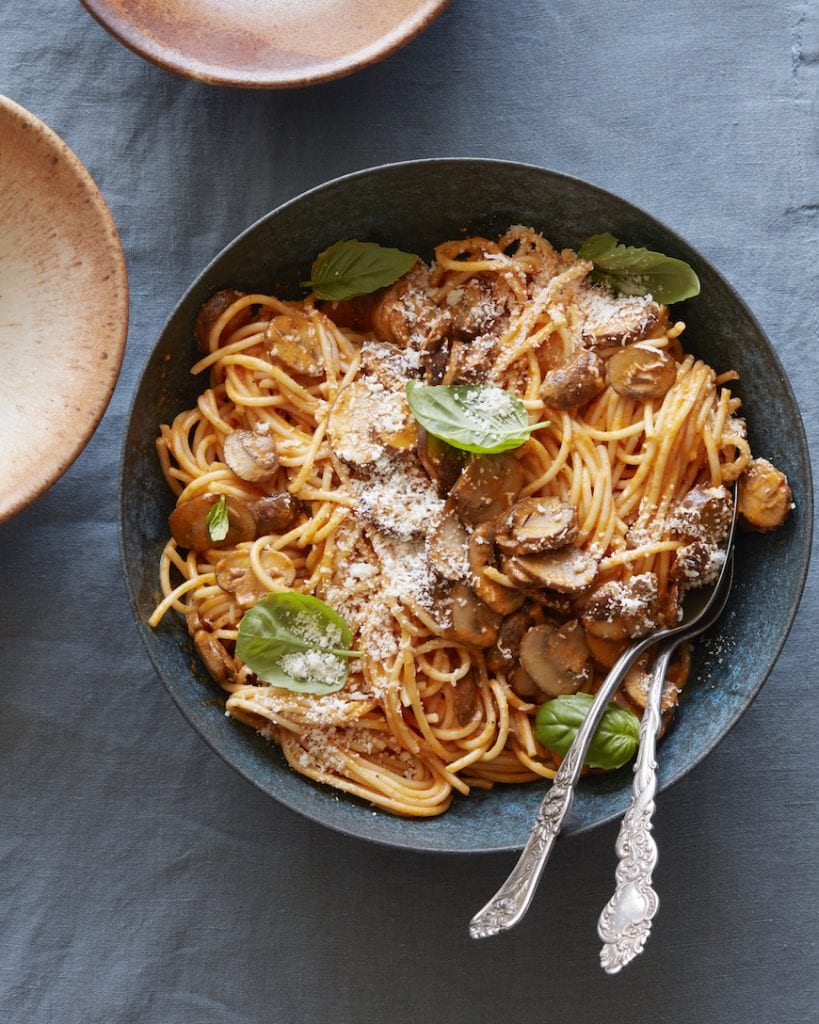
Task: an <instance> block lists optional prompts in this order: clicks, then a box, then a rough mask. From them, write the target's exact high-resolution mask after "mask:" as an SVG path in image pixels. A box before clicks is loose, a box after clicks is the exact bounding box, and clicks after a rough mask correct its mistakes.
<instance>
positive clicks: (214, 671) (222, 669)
mask: <svg viewBox="0 0 819 1024" xmlns="http://www.w3.org/2000/svg"><path fill="white" fill-rule="evenodd" d="M193 645H194V647H195V648H196V650H197V651H198V652H199V657H200V658H201V659H202V661H203V662H204V665H205V668H206V669H207V670H208V672H209V673H210V675H211V677H212V678H213V679H214V680H215V681H216V682H217V683H220V684H223V683H227V682H228V681H229V680H231V679H235V677H236V666H235V665H234V663H233V659H232V658H231V657H230V655H229V654H228V652H227V651H226V650H225V648H224V646H223V645H222V642H221V641H220V640H218V639H217V638H216V637H215V636H214V635H213V634H212V633H206V632H205V630H204V629H200V630H199V632H198V633H196V634H195V636H194V638H193Z"/></svg>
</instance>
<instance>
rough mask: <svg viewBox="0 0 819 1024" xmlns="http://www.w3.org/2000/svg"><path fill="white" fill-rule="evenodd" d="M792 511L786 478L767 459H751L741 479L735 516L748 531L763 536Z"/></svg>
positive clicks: (790, 494)
mask: <svg viewBox="0 0 819 1024" xmlns="http://www.w3.org/2000/svg"><path fill="white" fill-rule="evenodd" d="M792 508H793V494H792V493H791V489H790V487H789V486H788V478H787V477H786V476H785V474H784V473H782V472H780V470H778V469H777V468H776V467H775V466H772V465H771V463H770V462H768V460H767V459H752V460H751V462H750V463H749V464H748V468H747V469H746V470H745V475H744V476H743V478H742V487H741V488H740V492H739V512H740V515H741V516H742V518H743V519H744V520H745V523H746V525H748V526H749V527H750V528H751V529H752V530H758V531H760V532H763V533H764V532H767V531H768V530H775V529H776V528H777V526H781V525H782V523H784V522H785V518H786V516H787V515H788V512H789V511H790V510H791V509H792Z"/></svg>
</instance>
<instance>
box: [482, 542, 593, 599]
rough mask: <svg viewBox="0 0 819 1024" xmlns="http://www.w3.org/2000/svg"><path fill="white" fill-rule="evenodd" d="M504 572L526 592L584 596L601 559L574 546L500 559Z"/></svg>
mask: <svg viewBox="0 0 819 1024" xmlns="http://www.w3.org/2000/svg"><path fill="white" fill-rule="evenodd" d="M501 565H502V568H503V571H504V573H505V574H506V575H507V576H508V577H509V579H511V580H512V582H513V583H514V584H515V585H516V586H519V587H521V588H523V589H527V588H532V587H545V588H546V589H547V590H556V591H557V592H558V593H559V594H571V595H577V594H582V593H583V592H584V591H586V590H588V589H589V587H590V586H591V585H592V583H594V578H595V576H596V575H597V565H598V560H597V559H596V558H595V557H594V556H593V555H590V554H589V553H588V552H586V551H582V550H581V549H580V548H576V547H575V546H574V545H572V544H567V545H566V546H565V547H562V548H558V549H557V550H556V551H544V552H543V553H542V554H540V555H509V556H504V557H503V559H502V560H501Z"/></svg>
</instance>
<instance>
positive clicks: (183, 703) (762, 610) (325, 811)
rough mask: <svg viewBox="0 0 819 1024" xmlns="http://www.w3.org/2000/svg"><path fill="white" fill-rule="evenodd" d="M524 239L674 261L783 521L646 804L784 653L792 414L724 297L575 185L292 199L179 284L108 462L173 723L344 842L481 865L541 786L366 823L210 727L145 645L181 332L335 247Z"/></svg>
mask: <svg viewBox="0 0 819 1024" xmlns="http://www.w3.org/2000/svg"><path fill="white" fill-rule="evenodd" d="M517 223H523V224H526V225H530V226H532V227H535V228H536V229H538V230H539V231H541V232H543V234H544V235H545V236H546V237H547V238H549V239H550V240H551V241H552V242H553V243H554V244H556V245H558V246H571V247H573V248H576V247H577V246H579V245H580V243H581V242H582V241H583V240H584V239H585V238H586V237H587V236H588V235H591V234H594V233H596V232H601V231H611V232H612V233H613V234H615V235H616V236H617V237H618V238H620V239H622V240H624V241H627V242H629V243H632V244H635V245H644V246H647V247H649V248H652V249H657V250H660V251H661V252H665V253H667V254H669V255H673V256H677V257H680V258H682V259H684V260H687V261H688V262H689V263H690V264H691V265H692V266H693V267H694V268H695V269H696V271H697V273H698V274H699V277H700V281H701V283H702V292H701V294H700V295H699V296H698V297H697V298H696V299H693V300H689V301H688V302H686V303H685V305H684V306H683V307H681V309H680V311H679V315H680V316H681V317H682V318H683V319H684V320H685V321H686V323H687V325H688V329H687V330H686V333H685V342H686V346H687V347H688V349H689V350H691V351H693V352H694V353H696V354H697V355H699V356H701V357H703V358H704V359H706V360H708V361H709V362H710V363H711V364H712V365H713V366H715V367H716V368H718V369H720V370H722V369H727V368H730V367H735V368H736V369H738V370H739V372H740V374H741V376H742V381H741V384H740V385H739V387H738V388H737V391H738V393H739V394H740V395H741V397H742V399H743V406H744V412H745V414H746V415H747V418H748V427H749V435H750V441H751V445H752V448H753V451H754V452H755V454H757V455H764V456H765V457H767V458H769V459H771V460H772V461H773V462H774V463H775V464H776V465H777V466H779V467H780V468H781V469H782V470H783V471H784V472H785V473H787V475H788V478H789V480H790V482H791V485H792V488H793V493H794V500H795V502H796V509H795V510H794V512H793V513H792V514H791V516H790V518H789V519H788V522H787V524H786V525H785V526H784V528H782V529H780V530H778V531H776V532H775V533H772V534H769V535H764V536H763V535H748V534H745V535H742V536H740V538H739V541H738V545H737V560H736V561H737V566H736V568H737V571H736V582H735V585H734V593H733V595H732V598H731V602H730V605H729V611H728V612H727V613H726V614H725V615H724V616H723V619H722V621H721V622H720V624H719V625H718V627H717V628H716V629H715V631H714V632H713V633H712V635H711V636H710V637H708V638H706V640H705V642H704V643H703V642H701V643H699V644H698V645H697V650H696V654H695V662H694V669H693V673H692V677H691V680H690V682H689V685H688V687H687V688H686V690H685V692H684V698H683V701H682V705H681V707H680V709H679V713H678V715H677V719H676V722H675V724H674V726H673V728H671V729H670V730H669V732H668V734H667V735H666V737H665V738H664V739H663V741H662V743H661V746H660V756H659V761H660V769H659V782H660V786H661V788H664V787H666V786H668V785H670V784H671V783H672V782H675V781H676V780H677V779H679V778H680V777H681V776H682V775H684V774H685V773H686V772H687V771H689V770H690V769H691V768H692V767H693V766H694V765H695V764H697V762H698V761H700V760H701V759H702V758H703V757H704V756H705V755H706V754H707V753H708V752H709V751H710V750H711V749H712V748H713V747H714V746H715V745H716V744H717V743H718V742H719V740H720V739H722V737H723V736H725V734H726V733H727V732H728V730H729V729H730V728H731V727H732V726H733V725H734V723H735V722H736V721H737V719H738V718H739V716H740V715H741V714H742V712H743V711H744V710H745V709H746V708H747V707H748V705H749V704H750V702H751V701H752V699H753V697H754V695H755V694H756V692H757V691H758V690H759V688H760V687H761V685H762V683H763V682H764V681H765V678H766V677H767V675H768V673H769V672H770V670H771V667H772V666H773V664H774V661H775V660H776V657H777V655H778V654H779V651H780V650H781V648H782V645H783V643H784V641H785V638H786V636H787V633H788V629H789V628H790V625H791V622H792V621H793V617H794V615H795V613H796V608H797V605H798V602H799V598H800V595H801V592H802V587H803V584H804V579H805V574H806V571H807V563H808V557H809V551H810V539H811V538H810V534H811V524H812V521H813V514H812V489H811V479H810V467H809V462H808V450H807V443H806V440H805V434H804V428H803V426H802V422H801V419H800V416H799V410H798V408H797V405H796V401H795V399H794V396H793V392H792V391H791V388H790V385H789V384H788V381H787V379H786V377H785V374H784V371H783V369H782V366H781V364H780V362H779V360H778V358H777V356H776V354H775V353H774V351H773V349H772V348H771V345H770V343H769V342H768V341H767V340H766V338H765V336H764V335H763V333H762V331H761V329H760V327H759V325H758V324H757V322H756V321H755V320H754V318H753V316H752V315H751V313H750V312H749V310H748V309H747V307H746V306H745V305H744V303H743V302H742V301H741V299H740V298H739V297H738V295H737V294H736V292H735V291H734V290H733V288H731V286H730V285H729V284H728V283H727V282H726V281H725V280H724V278H722V277H721V276H720V275H719V274H718V273H717V271H716V270H715V269H714V268H713V267H712V266H710V264H709V263H708V262H707V261H706V260H704V259H703V258H702V257H701V256H700V255H699V254H698V253H697V252H695V251H694V250H693V249H692V248H691V247H690V246H689V245H687V244H686V243H685V242H684V241H683V240H682V239H681V238H679V237H678V236H677V235H676V234H674V233H673V232H671V231H670V230H669V229H668V228H666V227H664V226H663V225H662V224H660V223H659V222H658V221H657V220H655V219H654V218H653V217H650V216H649V215H648V214H647V213H644V212H643V211H641V210H639V209H638V208H636V207H634V206H632V205H631V204H630V203H627V202H625V201H624V200H622V199H619V198H617V197H616V196H613V195H611V194H610V193H608V192H605V191H603V190H602V189H599V188H596V187H594V186H592V185H589V184H587V183H585V182H583V181H579V180H577V179H576V178H571V177H568V176H566V175H563V174H557V173H555V172H553V171H547V170H543V169H541V168H537V167H528V166H522V165H520V164H512V163H505V162H502V161H490V160H428V161H418V162H413V163H406V164H395V165H391V166H387V167H380V168H376V169H374V170H369V171H362V172H360V173H357V174H352V175H349V176H347V177H344V178H340V179H338V180H336V181H332V182H330V183H329V184H327V185H323V186H321V187H320V188H317V189H314V190H313V191H311V192H308V193H306V194H305V195H303V196H300V197H299V198H298V199H294V200H293V201H292V202H289V203H287V204H286V205H284V206H282V207H280V208H279V209H278V210H275V211H274V212H273V213H271V214H269V215H268V216H267V217H264V218H263V219H262V220H260V221H259V222H258V223H256V224H254V225H253V226H252V227H251V228H249V229H248V230H247V231H245V232H244V234H242V235H240V236H239V238H237V239H236V240H235V241H234V242H232V243H231V244H230V245H229V246H228V247H227V248H226V249H224V250H223V252H221V253H220V254H219V255H218V256H217V257H216V259H215V260H214V261H213V262H212V263H211V264H210V266H208V267H207V268H206V269H205V270H204V272H203V273H202V274H201V275H200V276H199V277H198V278H197V279H196V281H194V283H193V284H192V285H191V287H190V288H189V290H188V292H187V293H186V294H185V296H184V297H183V299H182V301H181V302H180V303H179V305H178V306H177V308H176V310H175V311H174V313H173V315H172V316H171V318H170V320H169V322H168V324H167V326H166V327H165V329H164V331H163V332H162V335H161V337H160V339H159V341H158V343H157V345H156V348H155V349H154V352H153V354H152V355H151V357H150V359H149V361H148V364H147V366H146V367H145V371H144V373H143V375H142V378H141V383H140V385H139V389H138V391H137V393H136V395H135V397H134V401H133V405H132V408H131V413H130V417H129V422H128V427H127V435H126V438H125V445H124V449H123V459H122V480H121V534H120V537H121V547H122V556H123V560H124V566H125V571H126V574H127V578H128V581H129V584H130V588H131V594H132V599H133V604H134V609H135V611H136V615H137V619H138V622H139V626H140V629H141V632H142V636H143V639H144V641H145V644H146V647H147V649H148V653H149V654H150V657H151V659H152V661H153V663H154V665H155V666H156V670H157V672H158V673H159V675H160V677H161V679H162V681H163V682H164V684H165V686H166V687H167V689H168V691H169V692H170V694H171V696H172V697H173V699H174V701H175V702H176V704H177V705H178V707H179V709H180V710H181V711H182V713H183V714H184V716H185V717H186V718H187V720H188V721H189V722H190V723H191V725H192V726H193V727H194V728H195V729H196V730H197V731H198V732H199V733H200V734H201V735H202V736H203V737H204V739H205V740H206V741H207V742H208V743H209V744H210V746H211V747H212V748H213V749H214V750H215V751H216V752H217V753H218V754H220V755H221V756H222V757H223V758H224V759H225V760H226V761H227V762H228V764H230V765H232V766H233V767H234V768H236V769H237V770H238V771H239V772H241V774H242V775H244V776H245V778H246V779H248V780H249V781H250V782H252V783H253V784H254V785H256V786H258V787H259V788H260V789H262V790H263V791H264V792H265V793H268V794H269V795H270V796H272V797H274V798H275V799H276V800H278V801H280V802H281V803H283V804H285V805H286V806H288V807H290V808H292V809H293V810H295V811H298V812H300V813H302V814H304V815H306V816H307V817H308V818H312V819H313V820H314V821H317V822H321V823H322V824H324V825H328V826H330V827H331V828H335V829H339V830H341V831H343V832H345V833H348V834H350V835H356V836H360V837H362V838H364V839H370V840H373V841H376V842H380V843H387V844H390V845H393V846H399V847H406V848H409V849H416V850H439V851H450V852H462V853H471V852H482V851H483V852H489V851H499V850H512V849H516V848H519V847H521V846H522V845H523V843H524V841H525V839H526V837H527V834H528V832H529V828H530V826H531V823H532V820H533V818H534V815H535V812H536V810H537V807H538V804H539V803H540V801H541V799H542V797H543V794H544V792H545V790H546V788H547V786H548V784H547V783H533V784H531V785H527V786H501V787H497V788H496V789H494V790H493V791H492V792H482V791H479V790H476V791H475V792H474V793H473V794H472V795H471V796H470V797H468V798H461V797H458V796H456V798H455V800H454V802H453V804H452V807H451V808H450V810H449V811H448V812H447V813H446V814H445V815H443V816H442V817H439V818H435V819H431V820H409V819H403V818H396V817H393V816H391V815H389V814H387V813H386V812H383V811H377V812H375V813H374V812H373V809H372V808H371V807H370V806H369V805H367V804H365V803H363V802H362V801H359V800H357V799H355V798H352V797H346V796H344V795H343V794H339V793H338V792H336V791H335V790H331V789H329V788H324V787H321V786H318V785H315V784H313V783H312V782H310V781H309V780H307V779H305V778H303V777H301V776H299V775H297V774H295V773H294V772H293V771H291V770H290V769H289V768H288V767H287V765H286V763H285V761H284V759H283V758H282V756H281V754H280V753H279V751H278V748H276V747H275V746H274V745H272V744H271V743H268V742H267V741H265V740H263V739H261V738H260V737H259V736H257V735H256V734H255V733H254V732H252V730H250V729H248V728H247V727H246V726H243V725H241V724H239V723H237V722H234V721H232V720H231V719H228V718H226V717H225V714H224V711H223V709H222V707H221V706H220V705H219V704H218V703H217V702H215V701H214V700H213V698H214V697H215V696H217V695H218V694H220V693H221V691H220V690H219V688H218V687H217V686H216V685H215V684H214V683H213V682H212V681H211V680H210V678H209V676H208V675H207V673H206V672H205V670H204V669H203V668H202V666H201V665H200V664H199V662H198V660H197V659H196V658H195V657H194V655H193V651H192V647H191V644H190V641H189V638H188V635H187V632H186V630H185V629H184V627H183V624H182V622H181V621H180V619H179V617H178V616H176V615H174V614H173V613H171V614H169V615H167V616H166V617H165V619H164V621H163V622H162V624H161V626H160V627H159V628H158V629H156V630H152V629H150V628H149V627H148V626H147V619H148V616H149V615H150V613H151V611H152V609H153V608H154V606H155V604H156V602H157V599H158V596H159V587H158V582H157V570H158V565H159V557H160V552H161V550H162V547H163V545H164V543H165V541H166V538H167V516H168V513H169V512H170V511H171V509H172V508H173V499H172V496H171V493H170V491H169V490H168V488H167V486H166V484H165V481H164V479H163V477H162V474H161V472H160V469H159V464H158V461H157V458H156V453H155V448H154V439H155V437H156V435H157V432H158V427H159V424H160V423H162V422H168V421H170V420H171V419H172V418H173V417H174V416H175V415H176V413H178V412H179V411H180V410H182V409H185V408H188V407H190V406H191V405H192V404H193V403H194V402H195V400H196V396H197V394H198V392H199V391H200V390H201V389H202V388H203V387H204V386H205V378H204V377H200V378H196V379H194V378H193V377H192V376H191V375H190V372H189V368H190V366H191V364H192V363H193V362H194V361H195V359H196V358H197V356H196V352H195V348H194V343H193V322H194V318H195V316H196V312H197V310H198V308H199V306H200V305H201V303H202V302H203V301H204V299H205V298H207V296H208V295H209V294H210V293H211V292H213V291H214V290H216V289H218V288H224V287H229V286H232V287H235V288H239V289H241V290H243V291H264V292H271V291H272V292H274V293H277V294H281V295H284V296H286V297H296V296H298V295H300V294H302V293H301V292H300V290H299V288H298V281H299V280H300V279H303V278H305V277H306V276H307V270H308V269H309V267H310V263H311V261H312V260H313V258H314V257H315V255H316V254H317V253H318V252H319V251H320V250H322V249H323V248H325V247H326V246H327V245H329V244H331V243H332V242H335V241H337V240H338V239H340V238H359V239H362V240H369V241H376V242H381V243H384V244H388V245H394V246H398V247H400V248H402V249H406V250H409V251H411V252H417V253H420V254H421V255H422V256H424V257H425V258H429V257H430V255H431V253H432V249H433V246H434V245H436V244H437V243H438V242H440V241H442V240H444V239H449V238H456V237H463V236H465V235H467V234H474V233H480V234H485V235H489V236H492V235H497V234H499V233H500V232H502V231H503V230H504V229H505V228H506V227H508V226H509V225H510V224H517ZM630 784H631V771H630V769H629V768H628V767H626V768H623V769H621V770H620V771H618V772H615V773H613V774H610V775H606V776H601V777H596V778H589V779H586V780H584V781H583V782H582V783H581V785H580V787H579V789H578V793H577V798H576V800H575V804H574V807H573V809H572V812H571V815H570V818H569V820H568V822H567V827H566V832H568V833H571V832H581V831H583V830H585V829H589V828H592V827H594V826H595V825H599V824H601V823H603V822H605V821H608V820H609V819H610V818H612V817H614V816H615V815H618V814H620V813H621V812H622V811H623V810H624V808H625V806H626V803H627V800H628V794H629V789H630Z"/></svg>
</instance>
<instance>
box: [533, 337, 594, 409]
mask: <svg viewBox="0 0 819 1024" xmlns="http://www.w3.org/2000/svg"><path fill="white" fill-rule="evenodd" d="M605 386H606V364H605V363H604V362H603V360H602V359H601V358H600V356H599V355H598V354H597V353H596V352H593V351H592V350H591V349H588V348H581V349H577V350H576V351H575V352H573V353H572V354H571V355H570V356H569V358H568V359H567V360H566V362H564V363H562V364H561V365H560V366H556V367H555V368H554V369H552V370H548V371H547V372H546V374H545V375H544V377H543V383H542V384H541V385H540V397H541V398H542V399H543V401H544V403H545V404H546V405H548V406H549V407H550V408H552V409H561V410H562V409H574V408H576V407H577V406H578V405H585V404H586V402H590V401H591V400H592V399H593V398H595V397H596V396H597V395H599V394H600V392H601V391H602V390H603V389H604V388H605Z"/></svg>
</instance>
